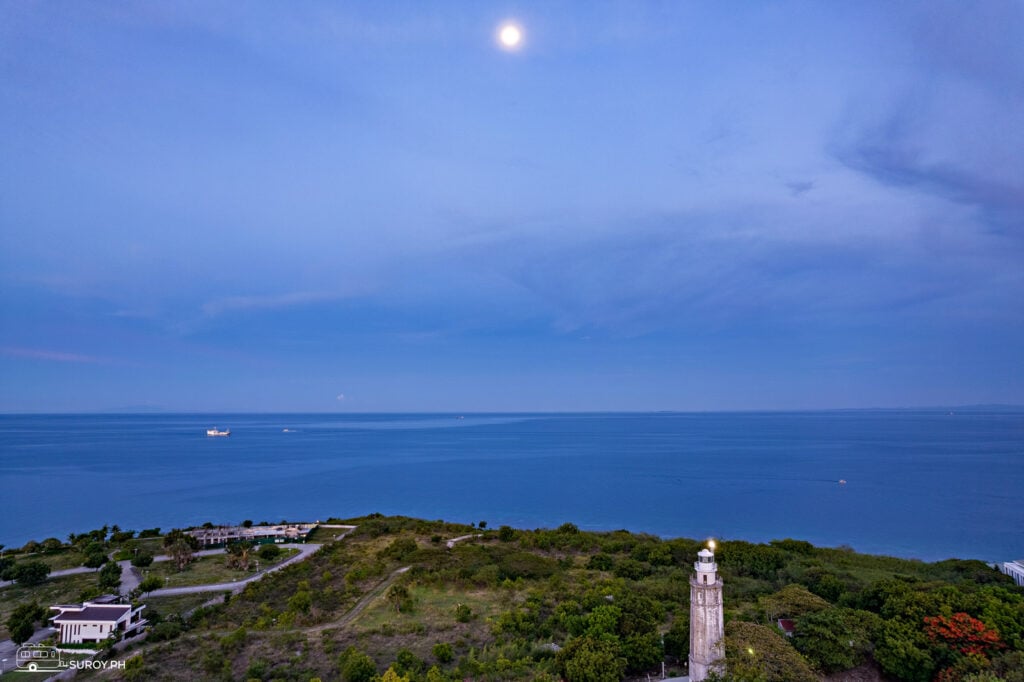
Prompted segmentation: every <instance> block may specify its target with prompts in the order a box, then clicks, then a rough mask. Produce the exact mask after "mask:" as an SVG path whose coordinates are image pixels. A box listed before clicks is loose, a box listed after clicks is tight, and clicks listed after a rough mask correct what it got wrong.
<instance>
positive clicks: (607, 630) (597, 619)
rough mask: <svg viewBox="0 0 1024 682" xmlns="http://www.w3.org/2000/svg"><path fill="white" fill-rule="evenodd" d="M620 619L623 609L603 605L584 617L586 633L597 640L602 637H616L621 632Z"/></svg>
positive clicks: (611, 605)
mask: <svg viewBox="0 0 1024 682" xmlns="http://www.w3.org/2000/svg"><path fill="white" fill-rule="evenodd" d="M620 617H622V609H620V608H619V607H618V606H615V605H613V604H601V605H600V606H597V607H595V608H594V610H593V611H591V612H590V613H588V614H587V615H586V616H585V617H584V619H583V624H584V627H585V628H586V630H585V632H586V634H587V635H589V636H590V637H595V638H596V637H601V636H602V635H614V634H615V633H616V632H618V630H619V618H620Z"/></svg>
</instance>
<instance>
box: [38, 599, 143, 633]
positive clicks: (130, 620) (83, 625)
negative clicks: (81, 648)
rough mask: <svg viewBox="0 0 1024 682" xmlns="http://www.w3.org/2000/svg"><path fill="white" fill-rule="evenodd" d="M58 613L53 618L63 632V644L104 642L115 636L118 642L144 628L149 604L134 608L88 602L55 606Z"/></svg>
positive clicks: (54, 623) (56, 626) (126, 605)
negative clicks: (146, 609) (144, 617)
mask: <svg viewBox="0 0 1024 682" xmlns="http://www.w3.org/2000/svg"><path fill="white" fill-rule="evenodd" d="M50 608H51V609H53V610H55V611H58V613H57V615H56V616H53V617H52V618H50V622H52V623H53V628H54V629H55V630H59V631H60V638H59V639H60V643H61V644H83V643H89V642H102V641H103V640H105V639H107V638H108V637H110V635H111V634H112V633H113V634H114V635H115V636H116V637H117V638H118V639H120V638H121V637H123V636H125V635H126V634H131V633H134V632H137V631H139V630H141V629H142V627H143V626H144V625H145V624H146V620H145V619H143V617H142V609H144V608H146V607H145V605H143V606H139V607H138V608H134V609H133V608H132V606H131V604H104V603H101V602H91V601H87V602H85V603H84V604H62V605H58V606H51V607H50Z"/></svg>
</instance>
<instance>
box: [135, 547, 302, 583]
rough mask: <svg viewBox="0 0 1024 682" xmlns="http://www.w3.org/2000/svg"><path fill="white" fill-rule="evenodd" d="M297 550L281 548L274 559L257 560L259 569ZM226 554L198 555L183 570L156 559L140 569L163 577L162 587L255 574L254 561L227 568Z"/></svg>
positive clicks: (223, 580) (280, 560)
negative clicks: (245, 567) (245, 566)
mask: <svg viewBox="0 0 1024 682" xmlns="http://www.w3.org/2000/svg"><path fill="white" fill-rule="evenodd" d="M297 553H298V550H294V549H282V550H281V556H280V557H279V558H278V559H277V560H275V561H272V562H270V561H264V560H263V559H260V560H259V562H260V563H259V566H260V570H263V569H265V568H269V567H270V566H274V565H277V564H279V563H281V562H282V561H284V560H285V559H287V558H288V557H291V556H295V555H296V554H297ZM226 557H227V555H225V554H214V555H212V556H204V557H199V558H198V559H196V560H195V561H193V562H192V563H191V564H189V565H188V567H187V568H186V569H185V570H184V571H181V572H179V571H178V570H177V569H176V568H175V566H174V562H171V561H158V562H155V563H153V564H152V565H151V566H150V567H149V568H146V569H142V571H143V575H156V576H159V577H161V578H163V579H164V581H165V585H164V587H185V586H188V585H210V584H214V583H227V582H232V581H234V580H243V579H245V578H249V577H251V576H253V575H255V574H256V570H255V566H256V564H255V562H254V563H253V568H252V569H251V570H248V571H240V570H238V569H235V568H228V567H227V565H226V561H227V558H226Z"/></svg>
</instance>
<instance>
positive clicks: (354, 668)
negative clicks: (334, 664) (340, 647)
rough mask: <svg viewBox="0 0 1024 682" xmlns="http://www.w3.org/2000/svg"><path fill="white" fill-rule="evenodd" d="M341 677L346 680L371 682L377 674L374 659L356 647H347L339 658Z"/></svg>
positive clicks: (346, 681)
mask: <svg viewBox="0 0 1024 682" xmlns="http://www.w3.org/2000/svg"><path fill="white" fill-rule="evenodd" d="M338 664H339V667H340V668H341V677H342V679H344V680H345V682H370V681H371V680H372V679H373V678H374V677H376V676H377V665H376V664H375V663H374V662H373V659H372V658H370V657H369V656H367V655H366V654H364V653H363V652H361V651H359V650H358V649H356V648H355V647H349V648H348V649H346V650H345V651H344V652H343V653H342V654H341V656H340V657H339V659H338Z"/></svg>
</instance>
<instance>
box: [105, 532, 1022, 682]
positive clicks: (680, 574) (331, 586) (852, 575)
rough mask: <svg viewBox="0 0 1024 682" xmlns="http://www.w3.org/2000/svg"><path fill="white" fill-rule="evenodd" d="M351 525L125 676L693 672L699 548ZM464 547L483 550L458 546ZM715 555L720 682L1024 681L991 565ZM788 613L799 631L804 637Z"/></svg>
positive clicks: (793, 552)
mask: <svg viewBox="0 0 1024 682" xmlns="http://www.w3.org/2000/svg"><path fill="white" fill-rule="evenodd" d="M335 521H338V522H341V523H351V524H355V525H356V526H357V528H356V530H355V531H353V532H351V533H350V534H349V535H348V536H347V537H345V538H344V539H342V540H340V541H329V542H326V544H324V546H323V547H322V548H321V549H320V550H319V551H318V552H317V553H316V554H314V555H313V556H312V557H311V558H310V559H308V560H306V561H304V562H300V563H298V564H296V565H293V566H291V567H288V568H287V569H284V570H282V571H280V572H279V573H276V574H271V575H268V576H267V577H266V578H264V579H263V580H261V581H259V582H258V583H254V584H252V585H249V586H248V587H247V588H246V589H245V591H244V592H242V593H241V594H239V595H237V596H235V597H234V598H231V599H230V600H229V601H228V602H227V603H226V604H223V605H219V606H215V607H209V608H202V609H199V610H198V611H195V612H194V613H192V614H191V615H190V616H189V617H188V618H183V617H181V616H180V615H178V614H175V613H172V612H170V611H168V612H166V613H159V611H160V607H159V606H157V605H154V606H156V608H152V609H151V610H150V616H151V617H153V616H154V615H156V616H157V620H162V622H161V623H160V624H158V625H156V626H155V628H154V630H153V633H152V634H151V637H150V639H149V640H148V641H147V642H145V643H143V644H141V645H138V646H136V647H135V649H134V650H131V651H129V652H127V654H123V655H122V656H127V657H129V658H130V660H129V665H128V668H127V669H126V670H124V671H121V672H118V673H114V675H116V676H120V677H124V678H126V679H139V680H177V679H209V680H301V681H302V682H307V681H309V680H313V679H317V678H320V679H322V680H337V679H342V680H348V681H350V682H368V681H369V680H373V679H384V680H402V679H407V680H410V681H431V682H433V681H440V680H463V679H476V680H514V679H522V680H555V679H567V680H570V681H571V682H584V681H603V680H608V681H609V682H611V681H614V680H621V679H624V678H628V677H636V678H637V679H641V678H642V679H646V673H648V672H650V673H652V678H653V677H654V675H655V674H657V675H658V676H660V673H661V665H662V662H663V661H664V662H665V663H666V665H667V669H668V671H669V672H670V673H671V672H672V671H676V672H677V673H681V672H683V671H684V669H685V661H686V657H687V655H688V647H689V632H688V623H689V611H688V608H689V603H688V602H689V582H688V578H689V575H690V572H691V570H692V565H693V562H694V561H695V560H696V555H697V551H698V550H699V549H701V548H702V547H703V543H702V542H700V541H697V540H689V539H674V540H661V539H659V538H657V537H653V536H649V535H643V534H635V533H629V532H627V531H614V532H606V533H592V532H583V531H580V530H579V529H577V528H576V527H575V526H574V525H572V524H568V523H567V524H564V525H562V526H560V527H559V528H557V529H553V530H552V529H539V530H516V529H512V528H508V527H502V528H500V529H497V530H484V529H481V528H474V527H472V526H466V525H458V524H450V523H445V522H442V521H424V520H419V519H412V518H405V517H382V516H380V515H371V516H368V517H363V518H357V519H347V520H335ZM468 534H473V535H477V534H479V535H480V536H481V537H471V538H469V539H466V540H464V541H461V542H458V543H456V544H455V546H454V547H452V548H448V547H447V544H446V543H447V541H448V540H450V539H453V538H455V537H459V536H464V535H468ZM321 537H324V536H321ZM716 559H717V561H718V563H719V567H720V571H721V574H722V577H723V580H724V583H725V595H724V596H725V604H726V620H727V627H726V637H727V640H726V652H727V657H728V668H727V670H728V672H727V676H726V677H724V678H723V679H735V680H759V681H762V680H763V681H771V680H780V681H781V680H786V681H798V680H815V679H819V678H820V677H821V676H823V675H826V674H830V673H835V672H838V671H843V670H848V669H851V668H855V667H857V666H860V665H867V666H877V667H878V668H880V669H881V671H882V672H883V673H884V674H885V675H886V676H888V677H890V678H891V679H894V680H906V681H908V682H919V681H920V682H925V681H928V680H933V679H938V680H941V681H942V682H953V681H956V680H964V681H969V682H991V681H993V680H1007V681H1010V682H1013V681H1017V682H1019V681H1021V680H1024V672H1022V671H1024V590H1022V589H1021V588H1018V587H1016V586H1014V585H1013V583H1012V582H1010V581H1009V579H1008V578H1006V577H1005V576H1003V575H1002V574H1000V573H999V572H997V571H995V570H993V569H992V568H990V567H989V566H987V565H985V564H984V563H982V562H979V561H960V560H950V561H943V562H938V563H924V562H920V561H913V560H904V559H896V558H890V557H879V556H870V555H863V554H857V553H856V552H853V551H851V550H846V549H826V548H818V547H814V546H812V545H810V544H808V543H806V542H801V541H798V540H778V541H773V542H771V543H768V544H753V543H748V542H741V541H728V540H727V541H720V542H719V544H718V548H717V549H716ZM403 569H405V570H403ZM167 606H170V604H168V605H167ZM779 618H790V619H792V620H794V621H795V623H796V631H795V634H794V636H793V637H792V638H787V637H785V636H783V635H782V633H781V631H780V630H779V629H778V627H777V624H776V623H777V619H779ZM106 674H110V673H106ZM91 675H93V676H95V675H98V674H97V673H92V674H91ZM87 677H88V676H87Z"/></svg>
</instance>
